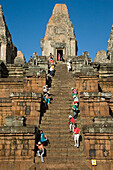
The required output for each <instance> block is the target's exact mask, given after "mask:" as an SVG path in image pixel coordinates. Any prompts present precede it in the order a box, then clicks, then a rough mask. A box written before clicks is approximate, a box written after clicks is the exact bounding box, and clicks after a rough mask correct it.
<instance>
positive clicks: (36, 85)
mask: <svg viewBox="0 0 113 170" xmlns="http://www.w3.org/2000/svg"><path fill="white" fill-rule="evenodd" d="M45 84H46V77H45V76H44V77H31V78H29V77H28V78H27V77H26V78H6V79H5V78H3V79H2V78H1V79H0V125H3V124H4V122H5V119H4V118H5V117H6V116H10V115H22V116H26V117H27V123H28V124H35V125H38V124H39V119H40V107H41V96H40V93H42V92H43V86H44V85H45ZM33 96H34V97H33Z"/></svg>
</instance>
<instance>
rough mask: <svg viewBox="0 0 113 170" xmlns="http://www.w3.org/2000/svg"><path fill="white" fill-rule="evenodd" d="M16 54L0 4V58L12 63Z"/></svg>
mask: <svg viewBox="0 0 113 170" xmlns="http://www.w3.org/2000/svg"><path fill="white" fill-rule="evenodd" d="M16 55H17V49H16V47H15V46H14V44H13V43H12V39H11V34H10V32H9V30H8V27H7V25H6V22H5V18H4V15H3V11H2V6H1V5H0V60H2V61H4V63H9V64H13V62H14V58H15V57H16Z"/></svg>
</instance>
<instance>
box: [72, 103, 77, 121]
mask: <svg viewBox="0 0 113 170" xmlns="http://www.w3.org/2000/svg"><path fill="white" fill-rule="evenodd" d="M77 106H78V104H77V103H73V106H72V110H73V118H74V119H75V120H76V118H77V115H78V113H77V110H78V108H77Z"/></svg>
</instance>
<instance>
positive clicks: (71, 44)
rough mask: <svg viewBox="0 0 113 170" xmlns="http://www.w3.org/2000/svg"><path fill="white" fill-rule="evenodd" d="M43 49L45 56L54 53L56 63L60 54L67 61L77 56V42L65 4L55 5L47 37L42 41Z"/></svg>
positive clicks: (47, 29) (48, 25)
mask: <svg viewBox="0 0 113 170" xmlns="http://www.w3.org/2000/svg"><path fill="white" fill-rule="evenodd" d="M41 49H42V55H43V56H49V55H50V53H52V54H53V55H54V59H55V60H56V61H57V60H58V55H59V54H60V56H61V57H64V58H65V59H68V56H76V55H77V40H76V37H75V34H74V29H73V25H72V22H71V21H70V18H69V14H68V9H67V6H66V5H65V4H56V5H55V7H54V9H53V14H52V16H51V18H50V20H49V22H48V24H47V28H46V32H45V36H44V38H42V39H41Z"/></svg>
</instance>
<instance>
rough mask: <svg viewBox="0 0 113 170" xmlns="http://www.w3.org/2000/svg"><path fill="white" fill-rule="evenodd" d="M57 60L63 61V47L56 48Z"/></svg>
mask: <svg viewBox="0 0 113 170" xmlns="http://www.w3.org/2000/svg"><path fill="white" fill-rule="evenodd" d="M57 61H63V49H57Z"/></svg>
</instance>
